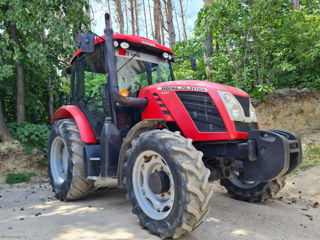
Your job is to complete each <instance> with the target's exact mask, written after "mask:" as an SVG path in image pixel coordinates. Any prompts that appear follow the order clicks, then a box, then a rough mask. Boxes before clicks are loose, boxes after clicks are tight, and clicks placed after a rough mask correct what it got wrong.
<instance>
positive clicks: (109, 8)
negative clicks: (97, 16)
mask: <svg viewBox="0 0 320 240" xmlns="http://www.w3.org/2000/svg"><path fill="white" fill-rule="evenodd" d="M108 11H109V14H110V16H112V14H111V7H110V0H108ZM111 19H112V17H110V27H111V28H112V21H111Z"/></svg>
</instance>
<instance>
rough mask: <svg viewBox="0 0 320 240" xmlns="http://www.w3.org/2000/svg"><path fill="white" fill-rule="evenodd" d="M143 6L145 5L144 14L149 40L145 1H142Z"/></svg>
mask: <svg viewBox="0 0 320 240" xmlns="http://www.w3.org/2000/svg"><path fill="white" fill-rule="evenodd" d="M142 4H143V14H144V24H145V29H146V36H147V38H149V34H148V22H147V14H146V5H145V3H144V0H143V1H142Z"/></svg>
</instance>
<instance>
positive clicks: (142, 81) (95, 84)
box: [72, 44, 172, 98]
mask: <svg viewBox="0 0 320 240" xmlns="http://www.w3.org/2000/svg"><path fill="white" fill-rule="evenodd" d="M116 58H117V66H116V68H117V73H118V87H119V90H123V89H125V90H128V91H129V93H130V94H133V93H135V92H137V91H138V90H140V89H141V88H142V87H146V86H148V85H152V84H156V83H161V82H167V81H171V80H172V79H171V74H170V70H169V63H168V61H166V60H165V59H164V58H161V57H158V56H154V55H150V54H146V53H139V52H135V51H131V50H123V49H121V50H119V49H116ZM73 70H74V71H73V77H72V81H73V83H72V88H73V89H72V93H73V96H75V97H80V98H82V97H88V96H90V97H92V96H95V95H99V94H100V93H101V92H99V88H100V91H101V85H103V84H105V83H106V82H107V80H106V77H105V74H106V71H105V64H104V49H103V44H101V45H97V46H96V48H95V51H94V52H93V53H84V54H82V55H81V56H79V57H78V58H77V59H76V61H75V62H74V63H73Z"/></svg>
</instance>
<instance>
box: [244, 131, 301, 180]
mask: <svg viewBox="0 0 320 240" xmlns="http://www.w3.org/2000/svg"><path fill="white" fill-rule="evenodd" d="M249 142H250V143H251V144H250V145H251V146H250V145H249V144H248V150H249V153H250V152H255V153H256V158H251V159H250V158H249V160H246V161H244V162H243V172H244V180H246V181H270V180H273V179H276V178H279V177H281V176H284V175H287V174H289V173H290V172H292V171H293V170H294V169H296V168H297V167H298V166H299V165H300V164H301V162H302V148H301V141H300V139H299V138H298V137H297V136H296V135H294V134H293V133H290V132H286V131H282V130H250V131H249V133H248V143H249ZM249 155H250V154H249Z"/></svg>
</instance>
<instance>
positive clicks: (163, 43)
mask: <svg viewBox="0 0 320 240" xmlns="http://www.w3.org/2000/svg"><path fill="white" fill-rule="evenodd" d="M160 7H161V6H160ZM160 20H161V26H160V30H161V44H162V45H166V38H165V35H164V28H165V26H164V18H163V14H162V11H160Z"/></svg>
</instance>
